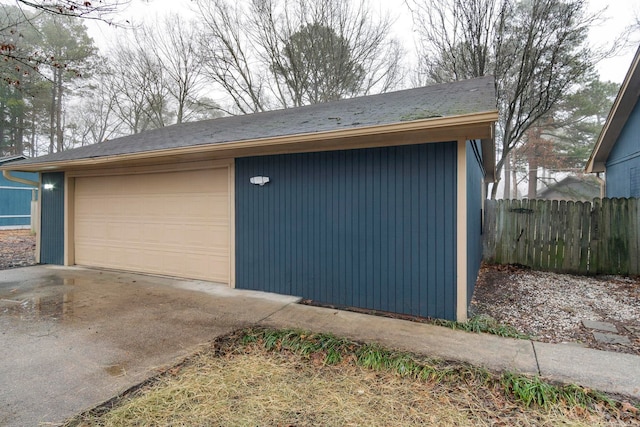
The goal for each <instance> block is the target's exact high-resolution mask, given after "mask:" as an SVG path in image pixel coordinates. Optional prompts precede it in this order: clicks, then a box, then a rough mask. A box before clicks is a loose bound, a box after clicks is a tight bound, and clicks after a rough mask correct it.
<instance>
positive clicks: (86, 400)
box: [0, 266, 298, 426]
mask: <svg viewBox="0 0 640 427" xmlns="http://www.w3.org/2000/svg"><path fill="white" fill-rule="evenodd" d="M297 301H298V298H295V297H288V296H281V295H274V294H268V293H261V292H252V291H241V290H230V289H229V288H227V287H226V286H225V285H221V284H215V283H208V282H198V281H183V280H176V279H169V278H164V277H152V276H144V275H137V274H129V273H122V272H111V271H100V270H92V269H83V268H76V267H72V268H67V267H53V266H36V267H28V268H20V269H13V270H4V271H0V378H1V379H2V386H1V387H0V425H3V426H4V425H8V426H25V425H38V424H39V423H59V422H62V421H63V420H64V419H66V418H68V417H70V416H73V415H74V414H76V413H78V412H80V411H82V410H85V409H88V408H91V407H93V406H95V405H97V404H99V403H101V402H104V401H106V400H108V399H109V398H111V397H113V396H114V395H117V394H118V393H120V392H122V391H124V390H126V389H127V388H129V387H131V386H133V385H135V384H138V383H140V382H141V381H143V380H145V379H146V378H148V377H150V376H152V375H154V374H155V373H156V372H157V370H158V369H160V368H161V367H167V366H170V365H172V364H174V363H176V362H178V361H179V360H180V359H182V358H184V357H185V356H187V355H189V354H191V353H193V352H194V351H196V350H197V348H198V346H199V345H202V344H203V343H207V342H209V341H211V340H213V339H214V338H216V337H217V336H219V335H222V334H225V333H228V332H231V331H233V330H235V329H238V328H241V327H245V326H248V325H251V324H255V323H258V322H260V321H261V320H262V319H264V318H266V317H268V316H270V315H271V314H273V313H275V312H277V311H278V310H280V309H282V308H283V307H285V306H287V305H288V304H291V303H295V302H297Z"/></svg>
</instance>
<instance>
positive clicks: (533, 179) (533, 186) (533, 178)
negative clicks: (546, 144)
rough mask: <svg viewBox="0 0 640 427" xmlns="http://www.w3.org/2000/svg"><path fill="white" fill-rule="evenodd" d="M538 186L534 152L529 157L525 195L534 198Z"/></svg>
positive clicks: (536, 159)
mask: <svg viewBox="0 0 640 427" xmlns="http://www.w3.org/2000/svg"><path fill="white" fill-rule="evenodd" d="M537 187H538V156H537V153H534V154H533V155H532V156H530V157H529V191H528V192H527V197H528V198H529V199H535V198H536V196H537V195H538V194H537Z"/></svg>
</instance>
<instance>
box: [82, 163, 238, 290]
mask: <svg viewBox="0 0 640 427" xmlns="http://www.w3.org/2000/svg"><path fill="white" fill-rule="evenodd" d="M75 191H76V193H75V252H76V263H77V264H80V265H88V266H96V267H106V268H117V269H124V270H132V271H141V272H148V273H155V274H165V275H173V276H182V277H191V278H197V279H205V280H213V281H219V282H227V283H228V282H229V275H230V274H229V261H230V255H229V254H230V247H231V241H230V214H229V212H230V197H229V171H228V168H217V169H211V170H199V171H185V172H172V173H150V174H140V175H123V176H104V177H102V176H101V177H79V178H76V185H75Z"/></svg>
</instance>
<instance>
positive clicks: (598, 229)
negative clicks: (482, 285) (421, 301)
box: [483, 199, 640, 275]
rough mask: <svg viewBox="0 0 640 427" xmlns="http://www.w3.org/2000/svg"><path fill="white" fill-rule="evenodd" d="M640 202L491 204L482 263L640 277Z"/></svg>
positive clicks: (486, 212) (486, 213)
mask: <svg viewBox="0 0 640 427" xmlns="http://www.w3.org/2000/svg"><path fill="white" fill-rule="evenodd" d="M638 201H639V199H594V201H593V202H591V203H590V202H567V201H557V200H553V201H550V200H487V201H486V205H485V220H484V242H483V244H484V248H483V249H484V252H483V253H484V259H485V261H487V262H489V263H496V264H521V265H526V266H529V267H531V268H533V269H536V270H550V271H556V272H563V273H578V274H623V275H627V274H628V275H637V274H640V260H639V257H640V251H639V250H638V248H639V247H640V227H639V222H640V203H639V202H638Z"/></svg>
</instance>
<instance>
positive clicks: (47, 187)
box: [42, 184, 54, 190]
mask: <svg viewBox="0 0 640 427" xmlns="http://www.w3.org/2000/svg"><path fill="white" fill-rule="evenodd" d="M42 188H44V189H45V190H53V188H54V187H53V184H44V185H43V186H42Z"/></svg>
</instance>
